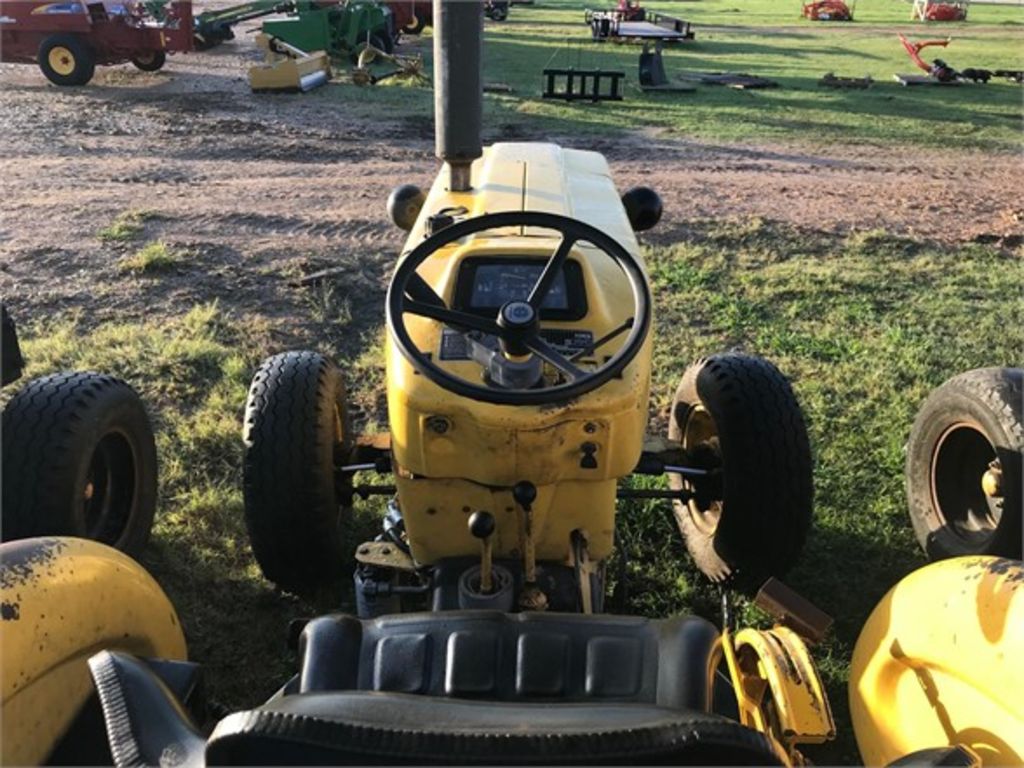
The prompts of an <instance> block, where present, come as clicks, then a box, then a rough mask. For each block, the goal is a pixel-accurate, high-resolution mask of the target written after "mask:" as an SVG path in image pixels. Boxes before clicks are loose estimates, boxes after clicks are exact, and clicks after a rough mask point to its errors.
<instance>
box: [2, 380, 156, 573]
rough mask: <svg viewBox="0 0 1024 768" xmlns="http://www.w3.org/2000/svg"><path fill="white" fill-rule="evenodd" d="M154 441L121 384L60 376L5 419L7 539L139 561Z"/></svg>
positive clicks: (32, 387) (151, 505)
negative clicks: (116, 552)
mask: <svg viewBox="0 0 1024 768" xmlns="http://www.w3.org/2000/svg"><path fill="white" fill-rule="evenodd" d="M156 481H157V459H156V443H155V440H154V438H153V430H152V427H151V426H150V422H149V418H148V417H147V415H146V409H145V406H144V405H143V404H142V400H141V399H140V398H139V396H138V395H137V394H136V393H135V390H133V389H132V388H131V387H130V386H128V385H127V384H126V383H125V382H123V381H121V380H120V379H115V378H114V377H112V376H106V375H104V374H100V373H57V374H52V375H50V376H43V377H41V378H38V379H33V380H32V381H30V382H29V383H28V384H27V385H26V386H25V387H24V388H23V389H22V390H21V391H19V392H18V393H17V394H16V395H15V396H14V398H13V399H12V400H11V401H10V402H9V403H8V404H7V407H6V408H4V412H3V540H4V541H8V540H10V539H20V538H25V537H29V536H78V537H81V538H89V539H95V540H97V541H101V542H103V543H104V544H109V545H110V546H113V547H116V548H117V549H120V550H122V551H124V552H127V553H129V554H132V555H137V554H138V553H139V552H141V551H142V549H143V548H144V547H145V545H146V542H147V541H148V539H149V533H150V529H151V527H152V525H153V514H154V512H155V510H156Z"/></svg>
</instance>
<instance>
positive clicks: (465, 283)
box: [454, 256, 587, 321]
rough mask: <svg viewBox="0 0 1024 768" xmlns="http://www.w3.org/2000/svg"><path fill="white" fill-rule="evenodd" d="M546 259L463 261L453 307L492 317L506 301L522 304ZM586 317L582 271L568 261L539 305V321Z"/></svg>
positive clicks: (572, 262) (496, 258) (494, 258)
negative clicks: (520, 302)
mask: <svg viewBox="0 0 1024 768" xmlns="http://www.w3.org/2000/svg"><path fill="white" fill-rule="evenodd" d="M546 264H547V260H545V259H523V258H514V257H508V258H504V257H500V256H484V257H470V258H467V259H464V260H463V261H462V263H461V264H460V265H459V273H458V276H457V277H456V279H455V301H454V305H455V306H454V308H455V309H458V310H461V311H463V312H470V313H472V314H475V315H484V316H487V317H494V316H495V315H496V314H497V312H498V310H499V309H500V308H501V306H502V305H503V304H505V302H508V301H525V300H526V298H527V297H528V296H529V295H530V290H531V289H532V288H533V286H534V285H535V284H536V283H537V280H539V279H540V276H541V273H542V272H543V271H544V267H545V265H546ZM586 315H587V292H586V288H585V287H584V284H583V268H582V267H581V266H580V265H579V262H576V261H573V260H572V259H569V260H567V261H566V262H565V265H564V266H563V268H562V270H561V271H560V272H559V274H558V275H557V276H556V278H555V281H554V282H553V283H552V284H551V289H550V290H549V291H548V294H547V296H546V297H545V298H544V303H543V304H541V309H540V319H541V320H556V321H557V320H562V321H574V320H582V319H583V318H584V317H586Z"/></svg>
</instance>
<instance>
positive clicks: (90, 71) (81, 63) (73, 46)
mask: <svg viewBox="0 0 1024 768" xmlns="http://www.w3.org/2000/svg"><path fill="white" fill-rule="evenodd" d="M57 47H62V48H66V49H67V50H68V51H69V52H70V53H71V56H72V57H73V60H74V66H73V68H72V70H71V71H70V72H67V73H64V74H61V73H60V72H57V71H56V70H55V69H54V68H53V67H52V66H51V65H50V52H51V51H52V50H53V49H54V48H57ZM38 61H39V69H41V70H42V72H43V74H44V75H45V76H46V79H47V80H49V81H50V82H51V83H53V84H54V85H61V86H66V85H85V84H86V83H88V82H89V81H90V80H92V76H93V75H94V74H95V72H96V55H95V54H94V53H93V51H92V48H90V47H89V44H88V43H86V42H85V41H84V40H82V39H80V38H78V37H76V36H75V35H67V34H63V35H50V36H49V37H48V38H46V39H45V40H43V42H42V43H40V44H39V54H38Z"/></svg>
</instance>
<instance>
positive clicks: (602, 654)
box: [90, 611, 781, 766]
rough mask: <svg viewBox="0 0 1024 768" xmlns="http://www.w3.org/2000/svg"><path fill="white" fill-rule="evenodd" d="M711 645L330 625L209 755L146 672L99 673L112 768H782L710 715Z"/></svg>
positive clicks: (662, 630) (322, 626)
mask: <svg viewBox="0 0 1024 768" xmlns="http://www.w3.org/2000/svg"><path fill="white" fill-rule="evenodd" d="M716 637H717V631H716V630H715V628H714V627H713V626H712V625H711V624H709V623H707V622H705V621H703V620H702V619H697V618H693V617H689V618H679V619H668V620H663V621H648V620H646V619H640V618H632V617H615V616H581V615H575V614H572V615H568V614H501V613H492V612H487V611H460V612H452V613H429V614H408V615H397V616H386V617H383V618H379V619H372V620H366V621H360V620H358V619H355V618H352V617H350V616H343V615H332V616H326V617H322V618H319V619H316V620H314V621H312V622H310V623H309V624H308V625H307V626H306V627H305V629H304V630H303V633H302V637H301V639H300V655H301V658H302V669H301V671H300V673H299V675H298V676H297V677H296V679H295V680H293V681H292V682H291V683H290V684H289V685H288V686H286V687H285V689H283V692H282V693H281V694H278V695H275V696H274V697H273V698H272V699H271V700H270V701H268V702H267V703H266V704H264V705H263V706H260V707H258V708H256V709H253V710H249V711H244V712H238V713H235V714H233V715H230V716H228V717H226V718H224V719H223V720H221V721H220V723H218V724H217V726H216V727H215V728H214V730H213V732H212V734H211V735H210V737H209V739H206V740H204V739H203V738H202V737H201V736H200V735H199V733H198V731H197V730H196V729H195V727H194V726H193V725H192V724H191V723H189V722H188V719H187V716H186V715H185V714H184V713H183V711H182V709H181V707H180V706H179V705H177V703H176V701H175V700H174V697H173V694H171V693H170V691H169V690H168V689H167V688H166V687H164V686H162V684H161V683H160V680H159V679H158V678H157V677H156V675H155V674H154V673H153V672H152V671H151V670H150V668H149V667H147V666H146V665H144V664H142V663H141V662H140V661H138V660H137V659H134V658H132V657H130V656H127V655H123V654H113V653H108V652H104V653H101V654H98V655H97V656H95V657H93V659H92V660H90V666H91V668H92V670H93V677H94V679H95V681H96V685H97V690H98V692H99V695H100V699H101V701H102V703H103V708H104V714H105V715H106V719H107V731H108V735H109V737H110V741H111V753H112V754H113V756H114V759H115V763H117V764H118V765H122V764H127V761H124V760H122V759H121V757H120V756H122V755H123V756H126V757H129V758H132V760H131V761H132V762H136V763H138V762H144V763H149V764H154V763H160V762H161V756H166V755H168V754H172V755H174V756H175V758H177V759H176V763H177V764H180V765H192V766H202V765H331V764H335V765H352V764H492V765H494V764H508V765H529V764H549V765H553V764H627V763H632V764H636V763H642V764H669V763H671V764H679V765H685V764H691V765H779V764H781V760H780V757H779V755H778V754H776V753H775V751H774V750H773V748H772V747H771V745H770V743H769V742H768V740H767V739H766V738H765V737H764V736H762V735H761V734H758V733H756V732H754V731H752V730H750V729H748V728H745V727H743V726H741V725H740V724H739V723H737V722H735V721H733V720H730V719H728V718H725V717H722V716H720V715H716V714H713V713H710V712H708V711H707V709H708V671H707V670H708V660H709V654H710V652H711V649H712V646H713V643H714V640H715V638H716ZM158 722H160V723H163V724H161V725H158V724H157V723H158ZM168 723H169V724H168ZM168 750H169V751H168Z"/></svg>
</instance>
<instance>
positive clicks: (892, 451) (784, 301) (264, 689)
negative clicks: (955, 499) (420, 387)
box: [24, 220, 1024, 764]
mask: <svg viewBox="0 0 1024 768" xmlns="http://www.w3.org/2000/svg"><path fill="white" fill-rule="evenodd" d="M646 256H647V259H648V261H649V266H650V270H651V274H652V279H653V283H654V289H655V295H656V318H657V325H656V328H655V333H656V339H657V353H656V360H655V362H656V367H655V386H654V392H655V399H654V402H653V403H652V416H653V417H654V419H655V421H656V422H657V423H658V424H663V423H664V417H663V414H664V412H665V409H666V408H667V406H668V402H669V396H670V393H671V392H672V390H673V389H674V385H675V382H676V381H677V379H678V377H679V376H680V375H681V373H682V371H683V369H684V368H685V367H686V365H687V364H688V363H689V362H691V361H692V360H693V359H694V358H696V357H697V356H699V355H701V354H703V353H707V352H711V351H716V350H722V349H730V348H741V349H743V350H746V351H748V352H753V353H757V354H762V355H765V356H767V357H769V358H770V359H772V360H774V361H775V362H776V363H777V364H778V365H779V366H780V367H781V368H782V370H783V371H785V372H786V373H787V374H788V375H789V376H791V377H792V379H793V381H794V386H795V389H796V392H797V395H798V397H799V398H800V400H801V402H802V405H803V408H804V410H805V412H806V415H807V418H808V422H809V426H810V431H811V439H812V445H813V449H814V454H815V460H816V470H815V486H816V493H817V500H816V516H815V522H814V529H813V531H812V534H811V536H810V539H809V541H808V545H807V548H806V550H805V552H804V555H803V558H802V561H801V563H800V564H799V566H798V567H797V568H796V570H795V571H794V573H793V574H792V576H791V578H790V579H789V582H790V583H791V584H792V585H793V586H794V587H796V588H797V589H798V590H799V591H801V592H802V593H804V594H806V595H807V596H809V597H811V598H812V599H813V601H814V602H815V603H817V604H818V605H819V606H820V607H822V608H823V609H825V610H826V611H828V612H829V613H830V614H832V615H833V616H834V617H835V618H836V625H835V629H834V632H833V634H832V635H831V637H830V638H829V639H828V640H827V642H825V643H824V644H823V645H822V646H820V647H818V648H816V649H815V651H814V655H815V657H816V659H817V660H818V663H819V665H820V668H821V670H822V672H823V674H824V676H825V679H826V681H827V684H828V688H829V692H830V695H831V700H832V705H833V707H834V709H835V712H836V716H837V719H838V724H839V732H840V735H839V738H838V740H837V741H836V742H835V743H833V744H830V745H827V746H825V747H821V748H817V749H815V750H813V752H812V757H813V758H814V759H815V760H817V761H818V762H821V763H826V764H830V763H855V762H857V753H856V749H855V745H854V743H853V740H852V732H851V729H850V725H849V719H848V714H847V708H846V694H845V687H844V686H845V675H846V671H847V665H848V660H849V658H850V654H851V651H852V648H853V644H854V642H855V640H856V636H857V632H858V629H859V627H860V626H861V624H862V623H863V621H864V619H865V618H866V616H867V614H868V612H869V611H870V609H871V607H872V606H873V605H874V603H875V602H876V601H877V600H878V598H879V597H881V595H882V594H883V593H884V592H885V591H886V590H887V589H888V588H889V587H890V586H891V585H892V584H894V583H895V582H896V581H897V580H898V579H899V578H900V577H901V576H903V575H904V574H906V573H907V572H908V571H910V570H911V569H913V568H914V567H916V566H917V565H919V564H921V563H922V562H923V559H922V556H921V554H920V553H919V551H918V549H917V547H916V544H915V542H914V541H913V537H912V535H911V532H910V526H909V523H908V520H907V517H906V511H905V502H904V496H903V480H902V469H903V459H904V455H903V445H904V442H905V440H906V436H907V434H908V431H909V428H910V424H911V422H912V420H913V416H914V413H915V410H916V409H917V407H918V406H919V404H920V403H921V402H922V401H923V399H924V398H925V396H926V395H927V393H928V391H929V390H930V389H931V388H933V387H935V386H937V385H938V384H940V383H941V382H942V381H943V380H944V379H946V378H948V377H949V376H951V375H953V374H955V373H957V372H959V371H962V370H966V369H969V368H972V367H977V366H983V365H993V364H1012V363H1014V362H1015V361H1018V360H1017V358H1018V357H1019V352H1020V350H1021V349H1024V307H1022V306H1021V302H1020V301H1019V297H1020V296H1021V295H1022V293H1024V269H1022V266H1021V262H1020V259H1019V256H1018V255H1010V254H1007V253H1005V252H1001V251H997V250H991V249H989V248H987V247H983V246H972V247H966V248H960V249H954V250H943V249H940V248H936V247H934V246H928V245H924V244H922V243H919V242H916V241H912V240H902V239H894V238H892V237H889V236H886V235H885V234H884V233H881V232H874V233H867V234H862V235H858V236H855V237H852V238H849V239H841V238H839V237H835V236H827V235H822V234H820V233H813V232H804V231H797V230H793V229H788V228H781V227H779V226H776V225H772V224H769V223H766V222H762V221H757V220H755V221H751V222H748V223H747V224H744V225H735V224H734V225H727V226H724V225H717V224H712V223H708V222H697V223H695V224H694V225H693V227H692V228H691V229H690V234H689V235H688V236H686V237H685V238H684V239H683V240H682V241H680V242H679V243H678V244H677V245H675V246H674V247H671V248H657V249H649V250H648V252H647V254H646ZM153 279H159V277H154V278H153ZM379 321H380V318H379V317H354V318H348V319H347V320H344V319H343V320H342V321H341V322H345V323H346V324H347V327H346V329H345V330H347V332H348V335H352V334H356V335H358V336H360V337H362V338H363V339H364V340H365V343H364V345H363V349H364V350H365V351H364V352H361V353H356V354H351V353H349V354H347V355H346V354H345V353H344V352H343V350H342V349H341V348H337V347H336V348H331V347H330V345H328V344H325V343H323V342H322V341H321V340H320V338H311V339H310V340H309V344H310V345H311V346H313V347H315V348H319V349H320V350H322V351H324V352H326V353H330V354H332V355H335V356H336V357H338V358H339V360H340V363H341V365H342V368H343V370H345V371H346V373H347V375H348V380H349V384H350V387H351V388H352V400H353V401H354V402H355V403H356V404H358V406H359V408H360V410H362V411H363V412H364V413H365V414H366V415H367V417H368V418H369V420H370V423H371V424H372V425H374V426H383V425H384V423H385V422H384V419H385V414H384V413H383V412H382V411H381V409H380V408H379V407H378V406H377V405H376V404H377V403H379V402H380V398H379V388H380V383H381V381H382V377H383V371H382V360H381V358H380V352H379V350H380V345H379V344H377V343H376V341H377V340H378V339H379V336H380V334H381V333H382V328H381V327H380V325H379V324H378V323H379ZM337 322H338V319H337V318H336V317H332V316H326V315H325V316H324V317H323V323H324V328H323V329H322V330H323V334H322V337H321V338H328V337H333V336H334V335H335V334H334V331H336V330H337V327H336V326H337ZM328 325H330V328H329V327H328ZM268 331H269V329H268V328H266V327H264V326H260V325H256V326H255V327H254V326H253V324H252V323H251V322H249V321H248V320H247V319H246V318H243V317H238V316H232V315H230V314H228V313H225V312H223V311H220V310H219V309H218V307H217V306H216V305H206V306H197V307H195V308H194V309H192V310H191V311H190V312H188V314H186V315H184V316H183V317H181V318H179V319H177V320H174V321H173V322H170V323H168V322H163V321H161V322H152V323H147V324H142V325H110V324H107V325H100V326H98V327H95V328H92V329H85V328H84V327H82V326H80V325H79V324H78V323H77V322H75V321H62V322H57V323H50V322H45V321H44V322H41V323H37V324H35V325H30V326H28V327H26V328H25V329H24V337H25V342H26V343H25V345H24V346H25V352H26V356H27V357H28V358H29V360H30V361H31V365H30V369H29V375H35V374H40V373H43V372H47V371H52V370H57V369H69V368H95V369H100V370H108V371H118V372H119V373H120V374H121V375H122V376H124V377H125V378H127V379H128V380H129V381H131V382H132V383H133V384H134V385H135V386H136V387H138V388H139V389H140V391H141V392H142V394H143V396H144V397H145V399H146V400H147V401H148V403H149V404H150V405H151V406H152V411H153V415H154V417H155V420H156V424H157V428H158V433H159V434H158V449H159V454H160V457H161V473H160V474H161V481H160V506H159V512H158V516H157V522H156V528H155V531H154V539H153V543H152V544H151V546H150V547H149V549H148V550H147V552H146V555H145V557H144V563H145V565H147V566H148V567H149V568H150V569H152V570H153V572H154V573H156V574H157V576H158V578H159V580H160V582H161V584H163V585H164V587H165V588H166V589H167V591H168V592H169V594H170V595H171V597H172V599H173V601H174V603H175V604H176V605H177V607H178V609H179V611H180V613H181V616H182V620H183V623H184V626H185V629H186V632H187V635H188V640H189V646H190V653H191V655H192V657H193V658H195V659H197V660H200V661H202V662H203V663H204V664H205V665H206V667H207V671H208V674H209V680H210V690H211V692H212V695H213V696H214V697H215V698H216V699H217V700H219V701H220V702H222V703H223V704H225V705H227V706H243V705H246V704H252V703H253V702H255V701H256V700H258V699H261V698H262V697H266V696H268V695H269V694H270V693H271V692H272V691H273V689H274V687H275V685H277V684H279V683H280V682H281V681H282V680H283V679H284V678H285V677H286V676H287V675H288V674H290V673H291V671H292V670H293V669H294V659H293V658H292V656H291V654H290V653H289V652H288V651H287V650H286V648H285V628H286V626H287V621H288V620H290V619H291V618H294V617H297V616H303V615H311V614H313V613H314V612H315V611H317V610H322V609H324V608H327V607H329V606H310V605H306V604H304V603H302V602H301V601H299V600H297V599H295V598H293V597H290V596H284V595H280V594H278V593H276V592H275V591H274V590H273V588H272V587H271V586H270V585H269V584H268V583H266V582H265V581H264V580H263V579H262V578H261V576H260V573H259V570H258V568H257V566H256V565H255V563H254V561H253V559H252V557H251V554H250V552H249V548H248V545H247V539H246V535H245V529H244V523H243V519H242V501H241V478H240V457H241V439H240V434H241V413H242V408H243V404H244V401H245V395H246V389H247V385H248V382H249V378H250V376H251V374H252V372H253V370H254V369H255V367H256V365H257V363H258V361H259V359H260V358H261V357H262V356H264V355H267V354H270V353H272V352H275V351H279V350H277V349H275V348H273V346H272V345H271V343H270V341H269V339H270V336H269V333H268ZM1018 362H1019V361H1018ZM659 428H661V427H659ZM357 512H358V514H357V516H356V521H355V524H354V528H355V530H353V531H352V538H353V540H357V539H358V540H362V538H361V537H364V536H369V535H371V534H372V533H374V532H375V529H376V525H377V522H376V516H377V508H375V507H369V506H365V505H364V506H361V507H360V508H359V509H358V510H357ZM619 548H620V554H624V555H625V556H626V557H627V558H628V567H627V570H626V574H627V578H626V587H627V588H626V590H625V600H626V606H625V607H626V609H627V610H629V611H631V612H636V613H640V614H644V615H648V616H663V615H669V614H677V613H684V612H698V613H701V614H704V615H707V616H709V617H710V618H712V619H715V618H717V595H716V593H715V592H714V591H713V590H712V589H710V588H709V587H708V586H707V585H706V584H705V582H704V580H703V579H702V577H701V576H700V575H699V573H697V572H696V571H695V569H694V568H693V567H692V565H691V564H690V563H689V562H688V560H687V558H686V557H685V554H684V549H683V546H682V543H681V541H680V539H679V536H678V534H677V533H676V532H675V530H674V526H673V523H672V522H671V514H670V511H669V508H668V505H667V504H665V503H655V502H651V503H634V504H630V505H627V506H625V507H624V508H623V509H622V510H621V513H620V531H619ZM341 567H342V568H343V569H344V570H345V571H346V572H348V571H350V570H351V567H352V563H351V562H348V563H343V564H341ZM620 594H621V593H620ZM343 607H344V608H348V609H351V606H350V605H348V606H343ZM740 615H741V619H743V620H749V621H754V622H756V623H761V622H763V617H760V616H759V615H758V614H757V611H756V610H754V609H752V608H750V607H749V606H743V605H742V604H741V609H740Z"/></svg>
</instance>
